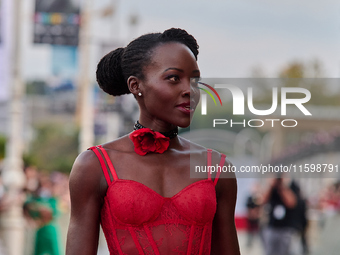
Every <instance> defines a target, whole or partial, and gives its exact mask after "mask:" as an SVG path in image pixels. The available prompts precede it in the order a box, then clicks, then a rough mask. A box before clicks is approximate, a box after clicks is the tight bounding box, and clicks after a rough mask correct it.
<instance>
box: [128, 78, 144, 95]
mask: <svg viewBox="0 0 340 255" xmlns="http://www.w3.org/2000/svg"><path fill="white" fill-rule="evenodd" d="M127 85H128V88H129V90H130V92H131V93H132V94H133V95H134V96H135V97H136V96H138V94H141V90H140V80H139V79H138V78H137V77H136V76H130V77H129V78H128V79H127Z"/></svg>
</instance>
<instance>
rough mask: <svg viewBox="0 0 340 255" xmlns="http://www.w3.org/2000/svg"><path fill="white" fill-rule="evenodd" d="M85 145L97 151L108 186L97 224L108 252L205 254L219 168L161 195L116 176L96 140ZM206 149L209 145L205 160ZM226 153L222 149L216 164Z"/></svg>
mask: <svg viewBox="0 0 340 255" xmlns="http://www.w3.org/2000/svg"><path fill="white" fill-rule="evenodd" d="M90 150H92V151H93V152H94V153H95V154H96V155H97V157H98V159H99V161H100V164H101V167H102V169H103V172H104V175H105V178H106V181H107V183H108V186H109V187H108V189H107V192H106V196H105V199H104V205H103V207H102V210H101V226H102V228H103V231H104V234H105V238H106V241H107V244H108V247H109V251H110V254H111V255H112V254H119V255H123V254H124V255H135V254H138V255H142V254H145V255H146V254H152V255H161V254H162V255H165V254H167V255H170V254H171V255H172V254H176V255H177V254H183V255H189V254H199V255H201V254H204V255H208V254H210V246H211V232H212V221H213V219H214V215H215V212H216V193H215V185H216V183H217V180H218V177H219V173H217V175H216V178H215V179H214V181H213V180H212V179H211V176H210V174H208V179H205V180H200V181H197V182H194V183H192V184H190V185H189V186H187V187H185V188H184V189H182V190H181V191H180V192H178V193H177V194H176V195H174V196H172V197H163V196H161V195H160V194H158V193H157V192H155V191H154V190H152V189H150V188H149V187H147V186H145V185H144V184H142V183H139V182H136V181H132V180H123V179H119V178H118V176H117V174H116V171H115V169H114V167H113V165H112V162H111V161H110V158H109V156H108V154H107V152H106V151H105V150H104V149H103V148H102V147H101V146H95V147H91V148H90ZM211 152H212V151H211V150H210V149H208V153H207V154H208V158H207V164H208V166H211ZM225 157H226V156H225V155H224V154H222V157H221V161H220V166H223V165H224V161H225ZM109 172H110V173H111V175H112V177H113V181H111V178H110V174H109Z"/></svg>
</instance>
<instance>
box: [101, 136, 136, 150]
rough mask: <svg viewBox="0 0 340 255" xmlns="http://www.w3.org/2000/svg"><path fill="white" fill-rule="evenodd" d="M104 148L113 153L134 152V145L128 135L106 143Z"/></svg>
mask: <svg viewBox="0 0 340 255" xmlns="http://www.w3.org/2000/svg"><path fill="white" fill-rule="evenodd" d="M102 146H103V148H104V149H106V150H110V151H112V153H120V152H132V151H133V150H134V147H133V143H132V141H131V140H130V138H129V136H128V135H124V136H122V137H119V138H117V139H115V140H113V141H110V142H107V143H104V144H102Z"/></svg>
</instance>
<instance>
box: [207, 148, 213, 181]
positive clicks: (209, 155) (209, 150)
mask: <svg viewBox="0 0 340 255" xmlns="http://www.w3.org/2000/svg"><path fill="white" fill-rule="evenodd" d="M211 153H212V149H208V150H207V172H208V180H211V172H210V169H211Z"/></svg>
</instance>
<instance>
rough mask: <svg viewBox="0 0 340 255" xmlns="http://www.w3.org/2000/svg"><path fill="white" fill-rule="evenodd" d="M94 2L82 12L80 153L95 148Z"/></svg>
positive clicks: (80, 35) (80, 43)
mask: <svg viewBox="0 0 340 255" xmlns="http://www.w3.org/2000/svg"><path fill="white" fill-rule="evenodd" d="M91 6H92V0H85V1H84V6H83V8H82V12H81V27H80V34H79V63H80V71H79V83H78V93H79V95H78V100H79V103H78V107H79V109H77V112H78V113H79V115H80V116H79V117H80V134H79V152H82V151H84V150H86V149H87V148H88V147H90V146H93V142H94V133H93V126H94V125H93V122H94V120H93V118H94V117H93V114H94V113H93V94H92V92H93V88H92V84H91V79H90V76H89V65H90V40H91V38H90V21H91V11H92V10H91Z"/></svg>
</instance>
